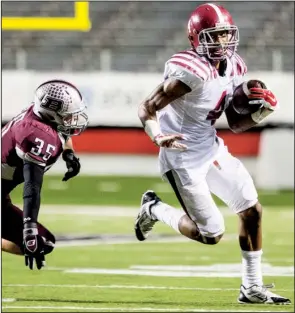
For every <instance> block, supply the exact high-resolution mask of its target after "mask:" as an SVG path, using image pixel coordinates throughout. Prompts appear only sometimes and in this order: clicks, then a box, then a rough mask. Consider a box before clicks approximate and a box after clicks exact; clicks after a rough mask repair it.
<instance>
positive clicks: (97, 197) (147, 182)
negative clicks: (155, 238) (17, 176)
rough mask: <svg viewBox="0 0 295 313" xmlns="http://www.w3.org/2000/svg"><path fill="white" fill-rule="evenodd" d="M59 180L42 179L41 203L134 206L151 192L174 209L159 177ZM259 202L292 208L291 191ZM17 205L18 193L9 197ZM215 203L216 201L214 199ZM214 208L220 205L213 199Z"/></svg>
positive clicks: (268, 193)
mask: <svg viewBox="0 0 295 313" xmlns="http://www.w3.org/2000/svg"><path fill="white" fill-rule="evenodd" d="M61 179H62V176H45V179H44V184H43V191H42V192H43V193H42V201H43V203H50V204H75V205H76V204H93V205H100V204H101V205H124V206H125V205H127V206H130V205H131V206H137V205H138V202H139V201H140V200H139V199H140V197H141V194H142V193H143V192H144V191H145V190H147V189H154V190H156V191H157V192H159V193H160V194H161V196H163V198H165V201H166V202H169V203H170V204H172V205H178V201H177V199H176V197H175V195H174V193H173V191H172V188H171V187H170V185H169V184H168V183H167V182H165V181H162V179H161V178H160V177H132V176H131V177H117V176H101V177H95V176H78V177H75V179H72V180H69V181H68V182H62V181H61ZM259 196H260V202H261V203H262V204H263V205H267V206H294V191H287V190H286V191H284V190H282V191H280V192H276V191H263V190H262V191H260V193H259ZM12 197H13V199H15V200H14V201H16V202H19V203H21V201H22V189H21V188H18V189H16V190H15V191H14V192H13V193H12ZM215 199H216V198H215ZM216 200H217V203H218V205H220V204H221V205H222V202H221V201H219V199H216Z"/></svg>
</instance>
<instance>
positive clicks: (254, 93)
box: [248, 88, 278, 111]
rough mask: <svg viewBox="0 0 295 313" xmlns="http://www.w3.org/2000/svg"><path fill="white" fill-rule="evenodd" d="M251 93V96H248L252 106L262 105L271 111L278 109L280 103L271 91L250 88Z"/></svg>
mask: <svg viewBox="0 0 295 313" xmlns="http://www.w3.org/2000/svg"><path fill="white" fill-rule="evenodd" d="M249 91H250V94H249V95H248V98H249V100H250V101H249V104H250V105H251V104H253V105H256V104H258V105H259V104H261V107H264V108H265V109H268V110H270V111H275V110H276V109H277V104H278V101H277V99H276V97H275V95H274V94H273V93H272V92H271V91H270V90H268V89H262V88H250V89H249ZM251 99H253V100H251Z"/></svg>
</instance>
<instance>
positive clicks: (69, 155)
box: [62, 149, 81, 181]
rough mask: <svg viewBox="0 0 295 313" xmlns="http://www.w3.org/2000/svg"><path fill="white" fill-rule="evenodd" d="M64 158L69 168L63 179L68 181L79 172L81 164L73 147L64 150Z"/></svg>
mask: <svg viewBox="0 0 295 313" xmlns="http://www.w3.org/2000/svg"><path fill="white" fill-rule="evenodd" d="M62 158H63V160H64V161H65V162H66V165H67V169H68V171H67V172H66V173H65V176H64V178H63V179H62V181H67V180H69V179H70V178H72V177H74V176H76V175H78V174H79V172H80V168H81V164H80V161H79V159H78V158H77V157H76V156H75V154H74V151H73V150H72V149H66V150H64V152H63V153H62Z"/></svg>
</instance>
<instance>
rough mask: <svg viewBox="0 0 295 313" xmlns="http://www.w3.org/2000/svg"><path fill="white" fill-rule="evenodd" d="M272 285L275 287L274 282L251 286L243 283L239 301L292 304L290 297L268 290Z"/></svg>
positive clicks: (246, 302) (244, 302) (245, 302)
mask: <svg viewBox="0 0 295 313" xmlns="http://www.w3.org/2000/svg"><path fill="white" fill-rule="evenodd" d="M272 287H274V285H273V284H272V285H265V286H257V285H253V286H251V287H249V288H245V287H244V286H243V285H241V288H240V295H239V298H238V302H239V303H243V304H284V305H285V304H291V301H290V300H289V299H287V298H284V297H282V296H279V295H277V294H275V293H272V292H271V291H269V290H268V289H269V288H272Z"/></svg>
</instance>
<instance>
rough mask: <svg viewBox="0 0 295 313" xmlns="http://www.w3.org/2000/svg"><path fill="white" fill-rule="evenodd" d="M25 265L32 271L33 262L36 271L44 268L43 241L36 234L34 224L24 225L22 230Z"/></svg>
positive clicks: (36, 229)
mask: <svg viewBox="0 0 295 313" xmlns="http://www.w3.org/2000/svg"><path fill="white" fill-rule="evenodd" d="M23 244H24V256H25V265H26V266H29V268H30V269H31V270H32V269H33V267H34V260H35V262H36V266H37V268H38V270H40V269H41V268H42V267H43V266H45V257H44V245H45V243H44V240H43V238H42V237H41V236H40V235H39V234H38V228H37V224H36V223H25V224H24V229H23Z"/></svg>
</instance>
